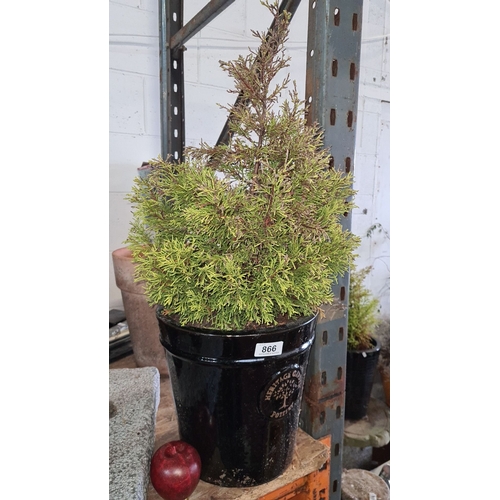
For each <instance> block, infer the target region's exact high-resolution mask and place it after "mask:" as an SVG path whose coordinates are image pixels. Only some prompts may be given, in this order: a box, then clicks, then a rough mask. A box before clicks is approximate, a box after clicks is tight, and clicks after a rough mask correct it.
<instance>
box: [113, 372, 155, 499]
mask: <svg viewBox="0 0 500 500" xmlns="http://www.w3.org/2000/svg"><path fill="white" fill-rule="evenodd" d="M109 401H110V417H109V499H110V500H144V499H146V495H147V488H148V485H149V465H150V462H151V456H152V454H153V449H154V443H155V426H156V412H157V410H158V404H159V402H160V373H159V371H158V369H157V368H155V367H146V368H123V369H110V370H109Z"/></svg>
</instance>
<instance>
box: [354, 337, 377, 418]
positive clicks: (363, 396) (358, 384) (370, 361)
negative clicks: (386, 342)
mask: <svg viewBox="0 0 500 500" xmlns="http://www.w3.org/2000/svg"><path fill="white" fill-rule="evenodd" d="M371 342H372V345H373V348H372V349H369V350H365V351H349V350H348V351H347V363H346V382H345V418H346V419H347V420H360V419H361V418H363V417H365V416H366V414H367V411H368V403H369V402H370V395H371V392H372V387H373V380H374V377H375V370H376V369H377V363H378V358H379V356H380V343H379V342H378V341H377V340H376V339H374V338H372V339H371Z"/></svg>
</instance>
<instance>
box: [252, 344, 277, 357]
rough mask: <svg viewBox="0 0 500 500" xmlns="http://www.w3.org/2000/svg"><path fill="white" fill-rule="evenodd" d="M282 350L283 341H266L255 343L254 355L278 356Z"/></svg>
mask: <svg viewBox="0 0 500 500" xmlns="http://www.w3.org/2000/svg"><path fill="white" fill-rule="evenodd" d="M282 352H283V341H282V340H280V341H278V342H266V343H262V344H256V345H255V352H254V354H253V355H254V356H256V357H257V356H278V355H279V354H281V353H282Z"/></svg>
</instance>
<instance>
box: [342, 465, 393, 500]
mask: <svg viewBox="0 0 500 500" xmlns="http://www.w3.org/2000/svg"><path fill="white" fill-rule="evenodd" d="M341 498H342V500H389V498H390V490H389V487H388V486H387V484H386V483H385V481H384V480H383V479H382V478H381V477H379V476H376V475H375V474H373V473H372V472H369V471H367V470H363V469H351V470H345V471H344V472H342V494H341Z"/></svg>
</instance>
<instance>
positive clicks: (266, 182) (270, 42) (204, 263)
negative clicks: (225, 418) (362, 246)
mask: <svg viewBox="0 0 500 500" xmlns="http://www.w3.org/2000/svg"><path fill="white" fill-rule="evenodd" d="M265 5H267V7H268V8H269V9H270V11H271V12H272V13H273V15H274V16H276V23H275V29H274V30H273V32H272V33H271V35H270V36H269V37H266V36H265V35H264V34H259V33H254V35H255V36H256V37H258V38H259V39H260V40H261V41H262V44H261V48H260V49H259V51H255V52H253V51H250V54H249V55H248V56H247V57H245V58H244V57H242V56H240V57H239V58H238V59H237V60H235V61H231V62H221V66H222V68H223V69H224V70H226V71H227V72H228V74H229V75H231V76H232V77H233V78H234V80H235V92H240V91H241V93H242V97H243V99H242V100H241V103H240V104H238V105H234V106H232V107H230V108H228V111H229V112H230V124H229V126H230V136H231V137H230V141H229V143H228V144H227V145H224V144H222V145H218V146H215V147H210V146H209V145H207V144H205V143H202V144H201V145H200V146H199V147H198V148H189V149H187V150H186V161H185V162H184V163H180V164H179V163H174V162H172V161H169V160H163V159H161V158H158V159H156V160H152V161H151V162H150V164H151V166H152V170H151V173H150V174H149V175H148V176H147V177H146V178H144V179H141V178H139V177H138V178H136V180H135V185H134V187H133V190H132V193H131V194H130V196H129V197H128V199H129V200H130V201H131V203H132V206H133V209H134V214H133V222H132V226H131V229H130V232H129V237H128V239H127V241H126V243H128V245H129V248H130V249H131V251H132V253H133V256H134V260H135V261H136V263H137V266H136V269H137V276H136V277H137V279H138V280H144V282H145V289H146V294H147V295H148V298H149V301H150V303H151V304H152V305H153V304H161V305H162V306H164V307H165V309H166V310H167V311H168V313H169V314H172V315H176V316H177V318H178V319H179V320H180V322H181V324H192V325H199V326H205V327H213V328H219V329H223V330H234V329H248V328H252V327H255V326H257V325H271V324H276V323H277V322H278V321H280V320H286V319H289V318H296V317H299V316H308V315H310V314H313V313H315V312H317V311H319V310H320V306H321V305H322V304H324V303H330V302H331V301H332V300H333V296H332V291H331V285H332V282H334V281H335V280H336V276H338V275H342V274H343V273H344V272H346V271H347V270H348V269H349V266H350V265H351V263H352V261H353V251H354V249H355V248H356V247H357V246H358V244H359V238H357V237H356V236H354V235H352V234H351V233H350V232H348V231H345V230H343V229H342V226H341V219H342V218H343V217H344V213H345V212H347V211H349V210H351V209H352V208H353V206H354V205H353V202H352V197H353V195H354V191H353V189H352V177H351V176H350V175H345V174H342V173H340V172H338V171H336V170H334V169H332V168H330V167H329V159H330V156H329V154H328V152H327V151H326V150H325V149H324V148H323V142H322V133H321V131H320V129H319V128H318V127H316V126H308V125H307V124H306V120H305V116H304V115H305V107H304V102H303V101H301V100H300V99H299V97H298V94H297V91H296V88H295V85H294V88H293V90H292V91H290V92H289V99H287V100H285V101H284V102H283V103H282V104H281V105H279V106H278V99H279V96H280V93H281V92H282V91H283V90H284V89H285V88H286V86H287V85H288V83H289V81H288V80H289V79H288V77H287V78H285V80H284V81H283V82H282V83H281V84H278V85H276V87H275V88H274V89H270V85H271V81H272V80H273V78H274V76H276V74H277V73H278V71H279V70H280V69H282V68H284V67H286V66H287V65H288V58H287V57H285V55H284V43H285V41H286V39H287V36H288V17H289V16H286V15H285V16H284V17H278V7H277V5H270V4H267V3H265Z"/></svg>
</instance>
